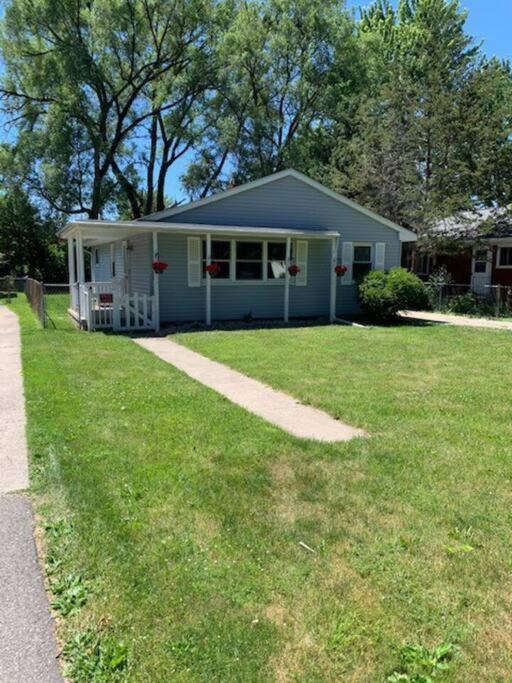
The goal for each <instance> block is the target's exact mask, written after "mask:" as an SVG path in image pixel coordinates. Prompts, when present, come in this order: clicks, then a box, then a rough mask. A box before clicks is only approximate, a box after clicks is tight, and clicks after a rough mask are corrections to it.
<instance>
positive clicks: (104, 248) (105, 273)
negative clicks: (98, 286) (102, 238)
mask: <svg viewBox="0 0 512 683" xmlns="http://www.w3.org/2000/svg"><path fill="white" fill-rule="evenodd" d="M97 253H98V263H96V258H95V255H94V254H93V260H94V262H93V269H94V273H93V280H94V281H95V282H110V280H111V279H112V273H111V270H110V244H102V245H101V246H99V247H98V248H97Z"/></svg>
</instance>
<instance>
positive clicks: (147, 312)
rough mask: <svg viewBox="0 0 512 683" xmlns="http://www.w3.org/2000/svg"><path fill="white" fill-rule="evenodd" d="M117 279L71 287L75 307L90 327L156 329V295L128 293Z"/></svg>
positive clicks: (76, 311)
mask: <svg viewBox="0 0 512 683" xmlns="http://www.w3.org/2000/svg"><path fill="white" fill-rule="evenodd" d="M123 289H124V287H123V286H122V285H121V284H120V283H116V282H86V283H84V284H81V285H79V284H76V285H72V287H71V307H72V308H73V310H74V311H75V313H76V314H77V317H79V318H80V320H81V321H82V322H84V323H85V324H86V326H87V329H88V330H91V331H93V330H114V331H115V332H129V331H132V330H152V329H156V322H157V321H156V319H155V298H154V297H153V296H149V295H148V294H137V293H133V294H126V293H124V291H123Z"/></svg>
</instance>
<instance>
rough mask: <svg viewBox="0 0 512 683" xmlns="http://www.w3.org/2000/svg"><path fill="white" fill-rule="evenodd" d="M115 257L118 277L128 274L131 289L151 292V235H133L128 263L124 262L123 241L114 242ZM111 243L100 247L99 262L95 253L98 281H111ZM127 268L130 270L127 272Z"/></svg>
mask: <svg viewBox="0 0 512 683" xmlns="http://www.w3.org/2000/svg"><path fill="white" fill-rule="evenodd" d="M113 244H114V254H115V256H114V258H115V264H116V279H120V278H123V277H125V276H128V282H129V283H130V291H131V292H132V293H137V294H151V290H152V286H153V271H152V269H151V260H152V258H151V256H152V254H151V235H148V234H141V235H135V236H134V237H131V238H130V239H129V240H128V242H127V245H128V246H129V249H128V250H127V252H126V259H127V262H126V264H125V263H124V255H123V242H122V241H118V242H113ZM110 248H111V244H110V243H109V244H102V245H101V246H100V247H98V263H96V262H95V261H96V258H95V254H93V274H94V280H95V281H96V282H110V281H111V280H112V270H111V251H110ZM125 268H127V270H128V272H127V273H125Z"/></svg>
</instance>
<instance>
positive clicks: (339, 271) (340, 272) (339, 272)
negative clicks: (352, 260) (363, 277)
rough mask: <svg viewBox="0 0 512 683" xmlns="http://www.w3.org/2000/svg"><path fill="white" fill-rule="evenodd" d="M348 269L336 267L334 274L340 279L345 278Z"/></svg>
mask: <svg viewBox="0 0 512 683" xmlns="http://www.w3.org/2000/svg"><path fill="white" fill-rule="evenodd" d="M347 270H348V268H347V266H335V267H334V272H335V273H336V275H337V276H338V277H343V276H344V275H345V273H346V272H347Z"/></svg>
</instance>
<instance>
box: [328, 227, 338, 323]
mask: <svg viewBox="0 0 512 683" xmlns="http://www.w3.org/2000/svg"><path fill="white" fill-rule="evenodd" d="M338 239H339V238H338V237H333V238H332V241H331V301H330V306H329V321H330V322H331V323H333V322H334V321H335V319H336V289H337V288H336V279H337V278H336V271H335V270H334V269H335V267H336V263H337V260H338Z"/></svg>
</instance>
